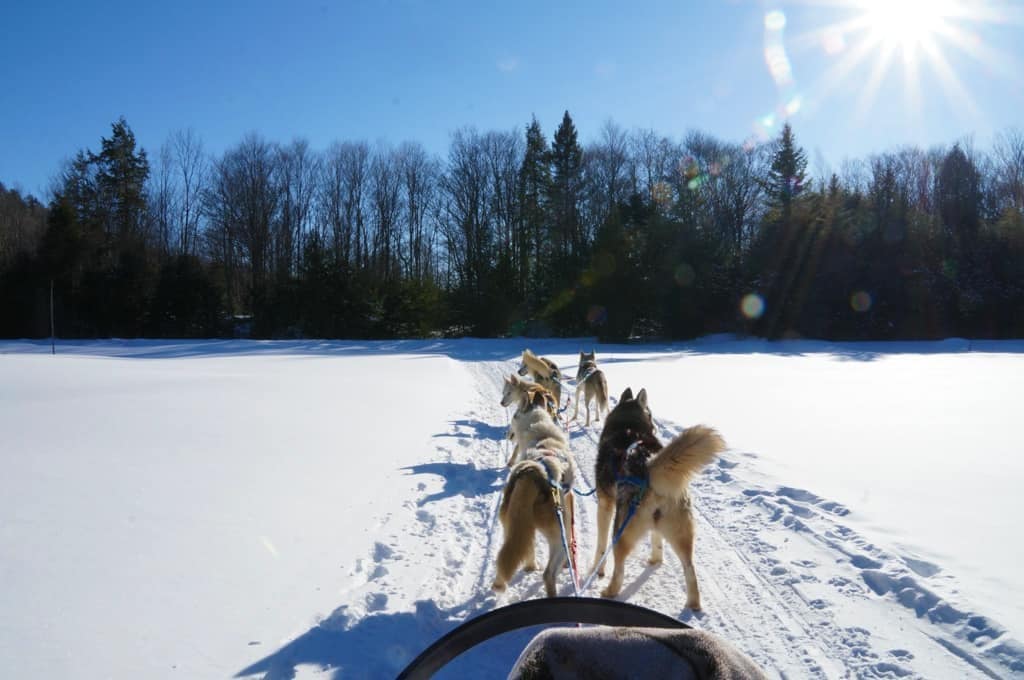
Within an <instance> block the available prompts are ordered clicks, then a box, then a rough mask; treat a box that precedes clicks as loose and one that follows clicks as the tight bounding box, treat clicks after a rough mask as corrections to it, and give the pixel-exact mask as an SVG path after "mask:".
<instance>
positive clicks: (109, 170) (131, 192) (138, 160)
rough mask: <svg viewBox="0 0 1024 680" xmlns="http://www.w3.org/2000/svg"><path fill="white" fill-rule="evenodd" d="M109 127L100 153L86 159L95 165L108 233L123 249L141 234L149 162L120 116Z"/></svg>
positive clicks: (133, 134)
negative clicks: (107, 135) (136, 145)
mask: <svg viewBox="0 0 1024 680" xmlns="http://www.w3.org/2000/svg"><path fill="white" fill-rule="evenodd" d="M111 128H112V130H113V133H112V134H111V135H110V137H109V138H106V137H104V138H103V139H102V148H101V150H100V153H99V154H89V161H90V162H91V163H93V164H95V166H96V188H97V190H98V193H99V198H100V202H101V205H102V207H103V208H104V210H103V212H104V213H105V215H104V217H105V218H106V219H105V221H106V228H107V233H108V234H109V235H110V236H112V237H113V238H114V239H115V240H116V241H117V242H118V244H119V245H120V247H122V248H123V247H125V246H126V245H127V242H128V241H133V240H136V239H138V238H140V237H142V236H143V235H144V234H143V227H144V224H145V222H144V218H145V214H146V179H147V178H148V177H149V161H148V160H147V159H146V152H145V150H144V149H136V148H135V133H133V132H132V129H131V128H130V127H128V122H127V121H126V120H125V119H124V117H123V116H122V117H121V118H120V119H119V120H118V121H117V122H116V123H114V124H113V125H111Z"/></svg>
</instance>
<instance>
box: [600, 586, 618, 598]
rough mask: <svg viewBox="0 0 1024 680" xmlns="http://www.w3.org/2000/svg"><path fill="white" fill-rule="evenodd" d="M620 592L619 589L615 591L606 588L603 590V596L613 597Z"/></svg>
mask: <svg viewBox="0 0 1024 680" xmlns="http://www.w3.org/2000/svg"><path fill="white" fill-rule="evenodd" d="M618 594H619V591H618V590H615V591H613V590H612V589H611V588H605V589H604V590H602V591H601V597H606V598H608V599H612V598H614V597H615V596H616V595H618Z"/></svg>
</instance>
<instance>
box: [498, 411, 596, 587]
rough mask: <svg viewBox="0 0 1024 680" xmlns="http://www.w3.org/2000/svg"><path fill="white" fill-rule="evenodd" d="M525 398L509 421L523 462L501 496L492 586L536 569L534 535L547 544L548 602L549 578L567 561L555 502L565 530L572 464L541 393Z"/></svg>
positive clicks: (573, 474) (551, 584)
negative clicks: (501, 538) (500, 537)
mask: <svg viewBox="0 0 1024 680" xmlns="http://www.w3.org/2000/svg"><path fill="white" fill-rule="evenodd" d="M529 399H530V401H525V402H524V403H523V404H521V407H520V409H519V412H518V413H516V415H515V416H514V417H513V419H512V422H513V429H514V430H515V438H516V442H517V443H518V444H519V445H520V446H522V447H523V450H524V453H523V459H522V460H520V461H519V462H518V463H516V464H515V465H513V466H512V471H511V472H509V475H508V481H507V482H506V483H505V490H504V491H503V492H502V496H501V506H500V507H499V510H498V518H499V519H500V520H501V526H502V528H503V529H504V530H505V541H504V543H502V546H501V549H500V550H499V551H498V568H497V575H496V576H495V577H494V584H493V586H492V587H493V588H494V589H495V590H497V591H502V590H505V587H506V586H507V584H508V582H509V580H510V579H511V578H512V576H513V575H514V574H515V573H516V570H517V569H518V568H519V565H521V564H525V569H526V570H527V571H533V570H535V569H536V568H537V556H536V553H535V552H534V536H535V534H536V532H537V531H540V532H541V533H542V534H543V535H544V538H546V539H547V542H548V564H547V567H546V568H545V569H544V589H545V591H546V592H547V595H548V597H554V596H555V576H556V575H557V574H558V572H559V571H560V570H561V569H562V567H563V566H565V563H566V561H567V560H568V559H569V556H568V555H566V554H565V548H564V547H563V546H562V538H561V537H562V533H561V529H560V527H559V521H558V515H557V514H556V512H555V502H556V499H557V502H558V503H560V504H561V506H562V507H563V508H564V512H563V517H564V518H565V526H566V530H567V531H568V530H569V527H571V526H572V522H573V515H574V511H575V507H574V503H573V497H572V484H573V480H574V479H575V478H576V461H575V460H574V459H573V456H572V452H571V451H570V450H569V444H568V440H567V439H566V436H565V433H564V432H563V431H562V429H561V428H560V427H558V425H556V424H555V421H554V420H553V419H552V418H551V414H550V413H548V410H547V406H546V402H545V398H544V396H543V394H541V393H539V392H536V393H534V394H533V395H532V396H530V397H529Z"/></svg>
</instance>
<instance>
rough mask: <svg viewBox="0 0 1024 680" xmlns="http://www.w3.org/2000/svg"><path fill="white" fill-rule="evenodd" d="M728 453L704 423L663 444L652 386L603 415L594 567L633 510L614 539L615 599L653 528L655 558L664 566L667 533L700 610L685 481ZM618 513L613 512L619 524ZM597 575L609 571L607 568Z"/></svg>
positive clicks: (611, 587)
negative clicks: (629, 560) (650, 397)
mask: <svg viewBox="0 0 1024 680" xmlns="http://www.w3.org/2000/svg"><path fill="white" fill-rule="evenodd" d="M724 450H725V442H724V441H722V438H721V437H720V436H719V434H718V433H717V432H715V431H714V430H713V429H711V428H710V427H705V426H704V425H696V426H694V427H691V428H689V429H687V430H684V431H683V432H682V433H681V434H679V436H677V437H676V438H675V439H673V440H672V441H670V442H669V443H668V444H666V445H664V446H662V444H661V442H660V441H658V438H657V437H656V436H655V435H654V421H653V418H652V417H651V411H650V409H648V407H647V390H640V392H639V394H637V395H636V398H635V399H634V398H633V391H632V390H630V389H627V390H626V391H625V392H623V393H622V397H621V398H620V399H619V403H618V404H617V405H616V406H615V408H614V409H612V412H611V413H609V414H608V418H607V419H606V420H605V424H604V430H603V431H602V432H601V440H600V442H599V443H598V449H597V464H596V466H595V468H596V477H597V504H598V505H597V553H596V555H595V556H594V568H596V567H597V563H598V560H600V559H601V556H602V555H603V554H604V552H605V549H606V548H607V546H608V532H609V530H610V529H614V531H616V532H617V531H619V530H620V528H621V527H622V524H623V522H625V520H626V517H627V515H630V513H631V512H632V516H631V517H630V520H629V522H628V524H626V527H625V530H623V532H622V536H621V538H619V541H618V543H616V544H615V548H614V552H613V554H614V557H615V570H614V572H613V573H612V578H611V580H610V581H609V582H608V586H607V587H606V588H605V589H604V590H603V591H602V592H601V595H603V596H604V597H615V596H616V595H618V594H619V592H620V591H621V589H622V578H623V573H624V566H625V562H626V557H628V556H629V553H630V552H631V551H632V550H633V547H634V546H636V544H637V542H638V541H639V540H640V539H642V538H643V537H644V536H645V535H646V534H647V532H652V535H651V559H650V560H649V563H650V564H660V563H661V559H662V537H663V536H664V537H665V538H667V539H668V542H669V544H671V546H672V548H673V549H674V550H675V552H676V554H677V555H678V556H679V561H680V562H682V563H683V575H684V577H685V578H686V606H687V607H689V608H690V609H700V590H699V589H698V587H697V572H696V571H695V570H694V568H693V541H694V536H695V531H696V526H695V523H694V520H693V513H692V510H691V506H690V494H689V490H688V488H687V486H688V484H689V481H690V479H691V478H692V477H693V476H694V475H695V474H696V473H697V471H698V470H700V469H701V468H702V467H703V466H704V465H707V464H708V463H710V462H711V461H713V460H714V459H715V456H717V455H718V454H719V453H720V452H722V451H724ZM630 508H633V510H632V511H631V509H630ZM612 510H614V511H615V523H614V525H613V524H612ZM598 574H599V575H602V576H603V575H604V570H603V569H602V570H601V571H599V572H598Z"/></svg>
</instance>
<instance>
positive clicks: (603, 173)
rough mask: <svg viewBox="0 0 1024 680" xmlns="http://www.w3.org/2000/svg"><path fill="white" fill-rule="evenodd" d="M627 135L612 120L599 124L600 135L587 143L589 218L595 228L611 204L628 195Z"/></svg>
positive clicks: (622, 200) (619, 201) (586, 168)
mask: <svg viewBox="0 0 1024 680" xmlns="http://www.w3.org/2000/svg"><path fill="white" fill-rule="evenodd" d="M629 152H630V143H629V135H628V134H626V131H625V130H623V129H622V128H621V127H619V126H618V125H616V124H615V123H614V122H613V121H611V120H607V121H605V123H604V125H603V126H602V127H601V139H600V140H599V141H598V142H597V143H595V144H592V145H590V146H588V147H587V152H586V153H585V154H584V158H585V176H586V182H587V187H588V191H587V192H586V193H587V197H588V201H587V203H588V207H589V211H588V212H589V213H590V219H589V220H588V221H590V222H591V223H592V225H593V227H594V228H596V226H597V225H600V224H601V223H602V222H604V221H605V220H606V219H607V218H608V215H609V214H611V211H612V208H614V206H615V205H617V204H618V203H622V202H624V201H625V200H626V199H628V198H629V193H630V176H631V172H630V153H629Z"/></svg>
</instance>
